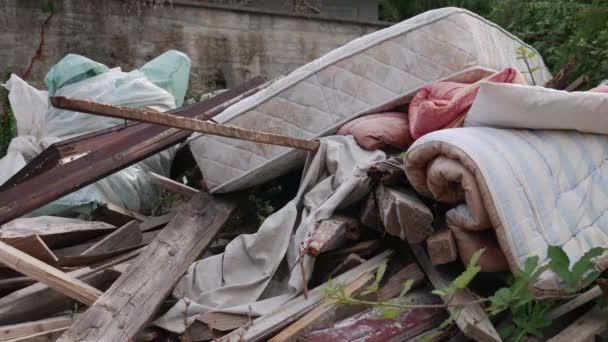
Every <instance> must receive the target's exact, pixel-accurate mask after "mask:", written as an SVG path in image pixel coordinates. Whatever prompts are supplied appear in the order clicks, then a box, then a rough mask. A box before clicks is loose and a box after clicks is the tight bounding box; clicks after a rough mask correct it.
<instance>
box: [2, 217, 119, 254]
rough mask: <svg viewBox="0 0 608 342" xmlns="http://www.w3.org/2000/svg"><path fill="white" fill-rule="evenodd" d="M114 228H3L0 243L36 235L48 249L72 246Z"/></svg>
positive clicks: (59, 225)
mask: <svg viewBox="0 0 608 342" xmlns="http://www.w3.org/2000/svg"><path fill="white" fill-rule="evenodd" d="M114 230H116V227H115V226H113V225H110V224H107V223H104V222H81V223H53V224H49V225H46V226H43V227H32V228H30V229H26V228H24V227H14V228H12V227H10V226H8V227H4V228H3V229H2V230H0V241H2V242H5V243H8V244H10V243H11V242H12V241H14V240H19V239H23V238H25V237H29V236H32V235H38V236H39V237H40V239H42V241H44V243H45V244H46V245H47V246H48V247H49V248H58V247H63V246H66V245H72V244H75V243H78V242H81V241H85V240H88V239H92V238H95V237H98V236H102V235H105V234H109V233H111V232H113V231H114Z"/></svg>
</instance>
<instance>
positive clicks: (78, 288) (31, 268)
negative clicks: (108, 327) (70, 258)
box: [0, 242, 101, 305]
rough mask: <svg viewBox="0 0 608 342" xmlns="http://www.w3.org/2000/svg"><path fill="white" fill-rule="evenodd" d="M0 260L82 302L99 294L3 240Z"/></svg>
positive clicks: (91, 299) (93, 300) (91, 301)
mask: <svg viewBox="0 0 608 342" xmlns="http://www.w3.org/2000/svg"><path fill="white" fill-rule="evenodd" d="M0 261H2V262H3V263H4V264H5V265H7V266H8V267H10V268H12V269H14V270H15V271H18V272H20V273H23V274H25V275H26V276H29V277H31V278H32V279H35V280H38V281H40V282H41V283H44V284H46V285H48V286H49V287H51V288H53V289H55V290H57V291H58V292H61V293H63V294H64V295H66V296H68V297H70V298H74V299H76V300H78V301H79V302H81V303H83V304H86V305H91V304H93V303H94V302H95V300H97V298H98V297H99V296H100V295H101V291H99V290H97V289H96V288H94V287H92V286H90V285H88V284H87V283H84V282H82V281H81V280H78V279H77V278H74V277H72V276H70V275H68V274H66V273H64V272H61V271H60V270H58V269H56V268H54V267H52V266H50V265H48V264H45V263H43V262H42V261H40V260H38V259H36V258H33V257H31V256H29V255H27V254H25V253H23V252H21V251H20V250H18V249H16V248H14V247H11V246H9V245H7V244H5V243H3V242H0Z"/></svg>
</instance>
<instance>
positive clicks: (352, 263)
mask: <svg viewBox="0 0 608 342" xmlns="http://www.w3.org/2000/svg"><path fill="white" fill-rule="evenodd" d="M364 262H365V259H363V258H362V257H360V256H358V255H357V254H355V253H351V254H349V255H348V256H347V257H346V258H345V259H344V260H342V262H341V263H340V264H338V266H336V267H335V268H334V269H333V270H331V272H329V273H328V274H327V275H326V276H325V277H324V281H328V280H329V279H333V278H335V277H336V276H337V275H340V274H342V273H344V272H346V271H349V270H352V269H353V268H355V267H357V266H359V265H361V264H362V263H364Z"/></svg>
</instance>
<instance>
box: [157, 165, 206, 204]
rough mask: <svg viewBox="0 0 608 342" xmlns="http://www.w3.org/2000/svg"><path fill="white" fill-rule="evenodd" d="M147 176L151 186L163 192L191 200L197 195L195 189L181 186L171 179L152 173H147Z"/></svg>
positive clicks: (184, 185)
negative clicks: (157, 187)
mask: <svg viewBox="0 0 608 342" xmlns="http://www.w3.org/2000/svg"><path fill="white" fill-rule="evenodd" d="M148 175H149V176H150V182H152V183H153V184H156V185H158V186H159V187H161V188H163V189H165V190H168V191H171V192H174V193H176V194H178V195H181V196H183V197H185V198H188V199H189V198H192V196H194V195H196V194H197V193H198V190H196V189H195V188H193V187H190V186H187V185H186V184H182V183H180V182H176V181H174V180H173V179H171V178H168V177H165V176H161V175H159V174H157V173H154V172H149V173H148Z"/></svg>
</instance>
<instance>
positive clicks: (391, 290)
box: [376, 263, 426, 301]
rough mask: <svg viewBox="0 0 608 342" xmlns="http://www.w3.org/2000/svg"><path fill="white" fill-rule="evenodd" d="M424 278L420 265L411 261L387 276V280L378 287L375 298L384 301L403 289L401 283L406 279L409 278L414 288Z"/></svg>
mask: <svg viewBox="0 0 608 342" xmlns="http://www.w3.org/2000/svg"><path fill="white" fill-rule="evenodd" d="M424 279H426V276H425V275H424V273H422V270H421V269H420V267H418V265H416V264H415V263H411V264H409V265H407V266H405V267H404V268H403V269H401V270H400V271H399V272H397V273H395V274H393V275H392V276H391V277H389V278H388V281H387V282H386V283H385V284H384V285H382V286H381V287H380V289H378V292H377V293H376V296H377V299H378V300H379V301H384V300H389V299H391V298H393V297H396V296H398V295H399V293H400V292H401V289H403V283H404V282H405V281H407V280H411V281H412V288H415V287H417V286H419V285H420V284H422V282H423V281H424Z"/></svg>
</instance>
